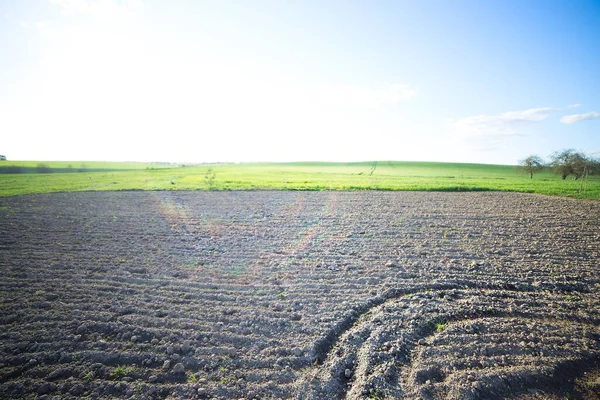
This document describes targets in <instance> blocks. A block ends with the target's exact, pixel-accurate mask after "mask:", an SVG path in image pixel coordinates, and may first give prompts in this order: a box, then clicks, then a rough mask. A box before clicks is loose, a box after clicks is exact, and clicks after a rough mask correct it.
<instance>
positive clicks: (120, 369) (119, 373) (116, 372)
mask: <svg viewBox="0 0 600 400" xmlns="http://www.w3.org/2000/svg"><path fill="white" fill-rule="evenodd" d="M134 371H135V367H134V366H123V365H118V366H116V367H115V369H113V370H112V371H111V373H110V377H111V378H112V379H114V380H119V379H122V378H124V377H126V376H128V375H130V374H131V373H133V372H134Z"/></svg>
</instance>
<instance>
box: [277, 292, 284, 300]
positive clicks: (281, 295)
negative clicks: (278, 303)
mask: <svg viewBox="0 0 600 400" xmlns="http://www.w3.org/2000/svg"><path fill="white" fill-rule="evenodd" d="M277 297H279V298H280V299H285V293H284V292H279V293H277Z"/></svg>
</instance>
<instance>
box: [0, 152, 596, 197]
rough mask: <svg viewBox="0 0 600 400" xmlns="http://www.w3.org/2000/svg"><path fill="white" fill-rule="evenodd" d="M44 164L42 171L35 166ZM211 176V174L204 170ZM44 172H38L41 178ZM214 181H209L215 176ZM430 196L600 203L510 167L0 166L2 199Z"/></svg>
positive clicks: (548, 177)
mask: <svg viewBox="0 0 600 400" xmlns="http://www.w3.org/2000/svg"><path fill="white" fill-rule="evenodd" d="M40 164H43V168H41V167H40ZM16 168H20V169H19V170H18V171H17V169H16ZM209 169H210V170H211V171H212V174H208V170H209ZM42 172H43V173H42ZM213 174H214V175H213ZM207 189H210V190H261V189H276V190H427V191H486V190H487V191H512V192H527V193H540V194H549V195H558V196H571V197H576V198H584V199H594V200H599V199H600V176H591V177H590V178H589V179H588V180H587V181H586V182H583V184H582V182H581V180H578V181H574V180H573V179H571V178H570V177H569V178H568V179H566V180H562V179H561V178H560V177H558V176H555V175H554V174H553V173H552V171H551V170H550V169H546V170H544V171H540V172H538V173H536V174H535V176H534V178H533V179H529V175H527V174H525V173H523V172H521V171H519V170H518V169H517V167H515V166H507V165H488V164H458V163H435V162H398V161H378V162H359V163H324V162H302V163H243V164H205V165H194V166H184V165H172V164H161V163H111V162H68V161H66V162H43V161H22V162H19V161H2V162H0V196H14V195H20V194H29V193H50V192H73V191H92V190H207Z"/></svg>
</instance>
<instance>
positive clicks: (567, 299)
mask: <svg viewBox="0 0 600 400" xmlns="http://www.w3.org/2000/svg"><path fill="white" fill-rule="evenodd" d="M565 300H566V301H579V298H578V297H576V296H571V295H567V296H566V297H565Z"/></svg>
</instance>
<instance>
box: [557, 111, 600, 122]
mask: <svg viewBox="0 0 600 400" xmlns="http://www.w3.org/2000/svg"><path fill="white" fill-rule="evenodd" d="M590 119H600V112H597V111H592V112H588V113H583V114H571V115H565V116H564V117H562V118H561V119H560V122H562V123H563V124H574V123H575V122H579V121H585V120H590Z"/></svg>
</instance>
